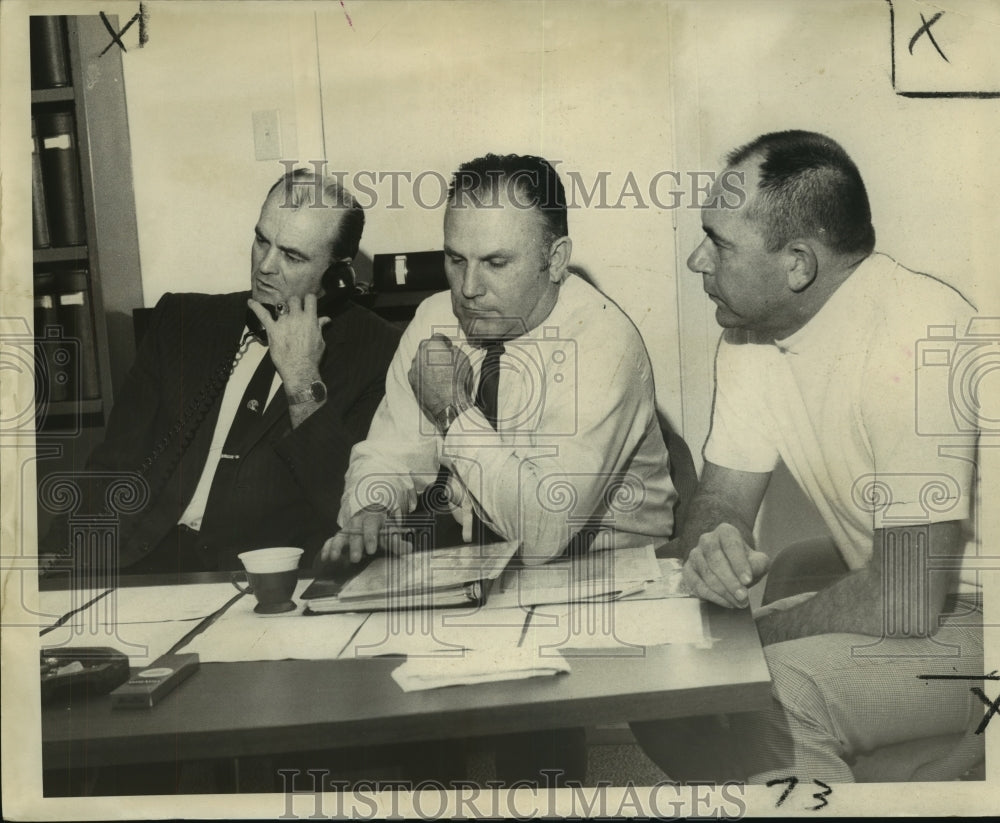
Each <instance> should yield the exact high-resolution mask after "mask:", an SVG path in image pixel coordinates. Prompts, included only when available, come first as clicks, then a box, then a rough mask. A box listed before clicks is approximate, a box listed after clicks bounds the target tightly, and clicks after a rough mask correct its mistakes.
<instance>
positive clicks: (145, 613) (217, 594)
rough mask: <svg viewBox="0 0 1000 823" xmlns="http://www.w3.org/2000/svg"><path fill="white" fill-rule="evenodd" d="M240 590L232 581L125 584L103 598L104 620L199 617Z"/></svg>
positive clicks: (197, 618)
mask: <svg viewBox="0 0 1000 823" xmlns="http://www.w3.org/2000/svg"><path fill="white" fill-rule="evenodd" d="M238 594H239V592H238V591H236V589H235V587H234V586H233V585H232V584H231V583H195V584H191V585H183V586H177V585H174V586H123V587H121V588H118V589H115V590H114V591H113V592H112V593H111V594H109V595H108V596H107V597H105V598H102V599H101V601H100V605H102V606H103V609H102V611H103V614H102V617H101V620H102V622H105V623H118V624H119V625H121V624H123V623H158V622H163V621H167V620H200V619H201V618H204V617H208V616H209V615H210V614H214V613H215V612H216V611H218V610H219V609H221V608H222V607H223V606H224V605H225V604H226V603H227V602H228V601H229V600H231V599H232V598H234V597H235V596H236V595H238ZM95 605H97V604H95ZM189 628H190V627H189Z"/></svg>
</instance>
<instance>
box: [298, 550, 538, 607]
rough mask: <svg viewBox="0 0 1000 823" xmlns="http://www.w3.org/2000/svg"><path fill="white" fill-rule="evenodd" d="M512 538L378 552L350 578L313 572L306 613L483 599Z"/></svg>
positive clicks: (502, 564) (469, 602) (508, 553)
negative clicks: (403, 552) (397, 552)
mask: <svg viewBox="0 0 1000 823" xmlns="http://www.w3.org/2000/svg"><path fill="white" fill-rule="evenodd" d="M517 549H518V544H517V543H516V542H509V541H508V542H503V543H488V544H486V545H482V546H481V545H479V544H466V545H461V546H448V547H444V548H439V549H431V550H430V551H418V552H412V553H411V554H406V555H401V556H397V555H379V556H377V557H375V558H374V559H373V560H371V561H370V562H369V563H368V564H367V565H365V566H364V567H363V568H361V569H360V570H359V571H358V572H357V574H355V575H354V576H352V577H350V578H349V579H346V580H345V579H343V578H340V579H337V578H317V579H316V580H315V581H314V582H313V583H312V584H311V585H310V586H309V587H308V588H307V589H306V590H305V591H304V592H303V593H302V600H303V601H305V603H306V609H305V612H306V614H329V613H336V612H356V611H385V610H395V609H426V608H442V607H453V606H474V605H477V604H482V603H484V602H485V601H486V598H487V597H488V596H489V591H490V587H491V586H492V583H493V581H494V580H496V579H497V577H499V576H500V573H501V572H502V571H503V570H504V568H505V567H506V566H507V563H508V562H510V559H511V558H512V557H513V556H514V554H515V553H516V552H517Z"/></svg>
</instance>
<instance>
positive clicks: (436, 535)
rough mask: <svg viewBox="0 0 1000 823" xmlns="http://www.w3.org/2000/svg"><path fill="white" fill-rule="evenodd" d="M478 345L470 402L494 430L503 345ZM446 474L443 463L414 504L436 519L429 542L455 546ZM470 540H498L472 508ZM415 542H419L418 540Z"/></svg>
mask: <svg viewBox="0 0 1000 823" xmlns="http://www.w3.org/2000/svg"><path fill="white" fill-rule="evenodd" d="M482 348H484V349H485V350H486V357H485V358H484V359H483V365H482V368H481V369H480V370H479V386H478V387H477V389H476V397H475V400H474V404H475V406H476V408H477V409H479V410H480V411H481V412H482V413H483V416H484V417H485V418H486V419H487V420H489V421H490V425H491V426H492V427H493V428H494V429H496V427H497V418H498V416H499V415H498V409H497V401H498V396H497V390H498V387H499V385H500V357H501V356H502V355H503V353H504V347H503V343H502V342H501V341H499V340H496V341H491V342H490V343H487V344H486V345H484V346H483V347H482ZM450 474H451V472H450V470H448V469H446V468H445V467H444V466H442V467H441V468H440V470H439V471H438V476H437V478H436V479H435V480H434V482H433V483H431V485H430V486H428V487H427V488H426V489H425V490H424V492H423V495H422V500H421V504H420V506H419V507H418V509H419V510H422V511H430V512H432V513H433V514H434V517H435V519H436V520H437V525H436V526H435V528H434V531H433V533H432V535H431V537H430V539H429V542H430V543H431V544H433V545H438V546H446V545H450V544H454V545H458V544H460V543H461V542H462V537H461V532H460V531H459V530H457V529H456V524H455V521H454V519H453V518H452V516H451V514H448V513H447V507H446V504H445V503H444V502H443V501H446V500H447V499H448V492H447V487H448V476H449V475H450ZM472 539H473V540H474V541H476V542H481V543H482V542H493V541H495V540H499V539H500V538H499V537H497V535H495V534H494V533H493V531H492V530H491V529H490V528H489V527H488V526H487V525H486V524H485V523H483V521H482V520H481V519H480V518H479V515H478V514H476V513H475V511H473V513H472ZM417 545H419V541H418V543H417Z"/></svg>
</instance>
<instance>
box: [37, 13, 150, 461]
mask: <svg viewBox="0 0 1000 823" xmlns="http://www.w3.org/2000/svg"><path fill="white" fill-rule="evenodd" d="M109 21H110V22H111V23H112V24H114V23H115V22H116V21H115V20H114V18H113V17H112V18H109ZM29 37H30V54H31V120H32V133H33V145H34V151H33V154H32V167H33V168H32V183H33V184H32V217H33V220H32V223H33V232H32V235H33V236H32V246H33V274H34V292H35V338H36V353H37V355H38V360H39V362H40V363H41V364H42V365H41V367H40V368H39V369H38V373H37V374H36V381H37V384H36V385H37V390H36V397H37V398H38V401H39V402H38V404H37V422H38V430H39V435H40V436H46V437H49V438H55V439H56V440H58V439H59V437H60V434H65V435H70V434H71V433H72V434H74V435H80V433H81V432H82V431H83V430H87V435H89V436H88V438H87V439H95V438H99V437H100V434H101V430H102V429H103V426H104V423H105V421H106V419H107V415H108V413H109V411H110V409H111V405H112V402H113V399H114V390H115V388H116V387H117V386H119V385H120V384H121V382H122V380H123V379H124V375H125V373H126V372H127V370H128V367H129V366H130V365H131V362H132V359H133V358H134V353H135V349H134V342H133V340H132V336H131V311H132V309H133V308H135V307H137V306H141V305H142V287H141V279H140V269H139V252H138V235H137V231H136V225H135V206H134V203H135V199H134V194H133V188H132V171H131V151H130V145H129V137H128V123H127V113H126V107H125V90H124V80H123V72H122V61H121V53H120V50H119V49H118V48H117V47H115V48H112V49H108V50H107V51H104V53H103V54H102V51H103V50H104V49H105V46H106V45H107V42H108V35H107V30H106V28H105V26H104V24H103V22H102V21H101V19H100V17H99V16H97V15H87V16H66V17H63V16H53V15H36V16H32V17H31V18H30V22H29ZM80 445H81V444H79V443H76V444H74V447H73V448H70V449H68V451H70V452H72V455H73V456H72V459H71V460H70V461H69V462H70V464H71V465H64V466H61V467H60V468H70V469H72V468H82V463H83V461H84V460H85V458H86V454H81V453H80V452H81V449H80V448H79V446H80ZM64 450H66V449H64Z"/></svg>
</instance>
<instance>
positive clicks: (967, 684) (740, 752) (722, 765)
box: [631, 607, 985, 784]
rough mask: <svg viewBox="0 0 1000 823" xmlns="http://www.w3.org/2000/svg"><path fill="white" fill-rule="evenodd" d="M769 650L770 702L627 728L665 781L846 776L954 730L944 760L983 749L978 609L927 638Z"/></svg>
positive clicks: (926, 774)
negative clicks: (871, 758)
mask: <svg viewBox="0 0 1000 823" xmlns="http://www.w3.org/2000/svg"><path fill="white" fill-rule="evenodd" d="M764 656H765V658H766V660H767V665H768V669H769V670H770V673H771V679H772V685H771V704H770V706H768V707H767V708H766V709H763V710H759V711H752V712H742V713H734V714H728V715H724V716H712V717H696V718H684V719H680V720H664V721H645V722H642V723H633V724H631V725H632V730H633V733H634V734H635V736H636V739H637V740H638V741H639V744H640V745H641V746H642V748H643V749H644V750H645V752H646V754H647V755H649V756H650V758H651V759H652V760H653V761H654V762H656V764H657V765H658V766H659V767H660V768H661V769H663V771H665V772H666V773H667V775H668V776H670V777H671V778H672V779H674V780H680V781H692V780H707V781H715V782H723V781H726V780H737V781H745V782H747V783H759V784H766V783H767V782H768V781H771V780H782V779H786V778H788V777H796V778H798V779H799V780H800V781H801V780H821V781H823V782H825V783H850V782H854V781H855V774H854V771H853V768H852V767H853V766H854V764H855V763H856V762H857V761H858V760H859V759H862V758H863V757H864V756H865V755H867V754H869V753H871V752H873V751H875V750H877V749H880V748H882V747H885V746H892V745H893V744H900V743H906V742H908V741H919V740H922V739H925V738H933V737H941V736H945V735H954V751H952V752H950V756H949V757H946V758H945V761H950V762H952V763H953V762H956V761H961V760H962V759H963V758H965V759H967V758H968V757H969V756H970V755H971V757H972V760H973V761H974V760H975V758H976V754H977V752H981V751H983V750H984V741H983V735H982V734H979V735H977V734H976V730H977V727H978V726H979V724H980V723H981V722H982V720H983V710H984V708H985V703H984V702H983V700H982V699H981V698H980V697H979V696H978V695H977V694H976V693H975V691H974V689H975V688H979V689H980V690H981V689H982V679H981V678H982V675H983V673H984V670H983V638H982V613H981V611H978V610H977V609H976V608H974V607H968V608H964V609H959V610H956V612H955V613H954V614H953V615H951V616H949V617H947V618H945V619H944V622H943V625H942V626H941V627H940V628H939V629H938V631H937V632H936V633H935V634H934V635H933V636H932V637H929V638H904V639H896V638H882V639H879V638H876V637H868V636H864V635H858V634H846V633H843V634H821V635H815V636H812V637H805V638H800V639H797V640H789V641H785V642H783V643H775V644H773V645H770V646H767V647H765V648H764ZM928 676H930V677H928ZM941 676H945V677H944V678H942V677H941ZM959 677H967V678H970V679H959ZM976 677H978V678H980V679H979V680H976V679H975V678H976ZM939 678H940V679H939ZM945 739H947V738H945ZM948 765H949V763H948V762H943V763H938V764H935V763H934V762H924V763H919V762H918V763H916V764H915V765H914V767H913V768H910V769H909V770H907V769H905V768H899V769H897V770H896V772H895V774H894V776H893V777H890V778H884V779H896V780H918V779H919V780H935V779H948V776H947V774H946V772H947V770H948ZM938 770H939V771H940V772H941V774H938V773H937V771H938Z"/></svg>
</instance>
